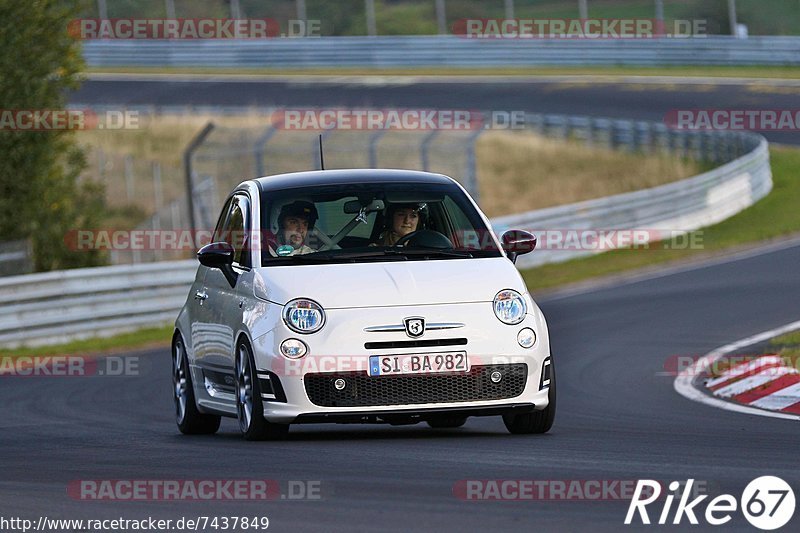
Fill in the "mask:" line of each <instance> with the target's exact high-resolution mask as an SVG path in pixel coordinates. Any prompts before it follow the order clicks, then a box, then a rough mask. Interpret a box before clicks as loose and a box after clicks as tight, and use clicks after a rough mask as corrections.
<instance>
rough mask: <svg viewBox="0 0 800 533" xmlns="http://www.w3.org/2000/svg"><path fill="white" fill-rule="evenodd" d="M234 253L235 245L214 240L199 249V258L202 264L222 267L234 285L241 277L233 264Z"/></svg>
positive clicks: (210, 266) (226, 276) (229, 281)
mask: <svg viewBox="0 0 800 533" xmlns="http://www.w3.org/2000/svg"><path fill="white" fill-rule="evenodd" d="M233 253H234V250H233V246H231V245H230V244H228V243H227V242H212V243H211V244H206V245H205V246H203V247H202V248H200V250H198V252H197V260H198V261H200V264H201V265H204V266H207V267H208V268H218V269H220V270H221V271H222V273H223V274H224V275H225V279H227V280H228V283H230V284H231V287H233V286H234V285H236V280H237V279H238V277H239V276H238V274H236V272H235V271H234V270H233V267H232V266H231V265H232V264H233Z"/></svg>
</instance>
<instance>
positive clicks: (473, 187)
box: [464, 128, 483, 203]
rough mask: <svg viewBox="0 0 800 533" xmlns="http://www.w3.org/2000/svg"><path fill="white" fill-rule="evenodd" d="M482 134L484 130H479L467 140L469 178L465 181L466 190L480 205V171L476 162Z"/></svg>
mask: <svg viewBox="0 0 800 533" xmlns="http://www.w3.org/2000/svg"><path fill="white" fill-rule="evenodd" d="M481 133H483V129H481V128H478V129H476V130H475V131H474V132H472V134H471V135H470V136H469V139H467V176H466V180H464V181H465V182H466V189H467V191H468V192H469V194H470V195H471V196H472V198H473V199H474V200H475V203H478V202H479V198H480V190H479V189H478V170H477V163H476V161H475V146H476V145H477V144H478V137H480V136H481Z"/></svg>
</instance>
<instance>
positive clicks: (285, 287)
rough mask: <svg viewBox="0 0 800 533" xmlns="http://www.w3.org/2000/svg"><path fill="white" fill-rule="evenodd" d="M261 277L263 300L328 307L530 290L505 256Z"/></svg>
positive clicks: (299, 268) (286, 269) (297, 268)
mask: <svg viewBox="0 0 800 533" xmlns="http://www.w3.org/2000/svg"><path fill="white" fill-rule="evenodd" d="M256 276H257V277H260V278H261V279H260V280H256V284H257V285H260V286H261V288H263V291H264V292H265V293H266V294H263V293H262V294H260V295H259V296H261V297H262V298H263V297H265V296H266V299H268V300H269V301H271V302H274V303H277V304H279V305H284V304H285V303H286V302H288V301H289V300H293V299H294V298H300V297H304V298H310V299H312V300H314V301H316V302H317V303H319V304H320V305H321V306H322V307H323V308H324V309H345V308H353V307H390V306H401V305H430V304H446V303H467V302H491V301H492V300H493V299H494V297H495V295H496V294H497V293H498V292H499V291H501V290H503V289H514V290H516V291H519V292H520V293H522V292H526V291H527V289H526V288H525V283H524V282H523V281H522V278H521V277H520V275H519V272H517V269H516V268H515V267H514V265H513V264H512V263H511V261H509V260H508V259H507V258H505V257H492V258H485V259H447V260H429V261H393V262H385V263H346V264H333V265H330V264H329V265H290V266H271V267H263V268H260V269H258V271H257V272H256ZM260 281H263V284H261V283H260ZM259 292H261V291H259Z"/></svg>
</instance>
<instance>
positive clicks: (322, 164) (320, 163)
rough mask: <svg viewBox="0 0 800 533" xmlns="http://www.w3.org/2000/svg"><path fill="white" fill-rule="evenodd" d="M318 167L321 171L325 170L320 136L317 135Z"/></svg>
mask: <svg viewBox="0 0 800 533" xmlns="http://www.w3.org/2000/svg"><path fill="white" fill-rule="evenodd" d="M319 166H320V169H321V170H325V158H324V156H323V155H322V134H321V133H320V134H319Z"/></svg>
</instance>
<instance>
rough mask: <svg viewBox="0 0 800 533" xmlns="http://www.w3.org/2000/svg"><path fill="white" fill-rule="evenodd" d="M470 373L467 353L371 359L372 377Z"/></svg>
mask: <svg viewBox="0 0 800 533" xmlns="http://www.w3.org/2000/svg"><path fill="white" fill-rule="evenodd" d="M468 371H469V361H468V360H467V352H445V353H420V354H403V355H372V356H370V358H369V375H370V376H392V375H397V374H439V373H442V372H468Z"/></svg>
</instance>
